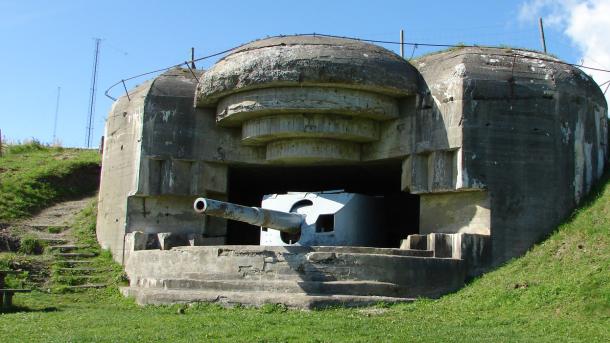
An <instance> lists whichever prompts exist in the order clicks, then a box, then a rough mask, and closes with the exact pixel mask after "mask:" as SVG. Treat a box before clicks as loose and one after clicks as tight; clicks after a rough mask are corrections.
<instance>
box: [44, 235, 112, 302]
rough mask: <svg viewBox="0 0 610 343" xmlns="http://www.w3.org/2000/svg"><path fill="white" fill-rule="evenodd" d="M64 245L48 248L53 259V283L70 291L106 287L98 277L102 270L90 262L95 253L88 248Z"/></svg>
mask: <svg viewBox="0 0 610 343" xmlns="http://www.w3.org/2000/svg"><path fill="white" fill-rule="evenodd" d="M66 243H67V242H66ZM66 243H64V244H60V245H51V246H49V247H48V249H49V250H50V251H51V252H52V253H53V255H54V257H55V260H54V262H53V264H52V268H51V269H52V275H51V276H52V280H53V282H54V283H55V284H60V285H66V288H67V289H69V290H72V291H75V290H79V289H88V288H102V287H106V283H105V282H104V281H105V280H102V279H101V278H100V276H99V274H100V272H102V271H103V270H102V269H100V268H98V267H96V265H95V262H94V261H92V259H93V258H94V257H96V256H97V255H98V254H97V252H94V251H92V249H91V247H89V246H85V245H73V244H66Z"/></svg>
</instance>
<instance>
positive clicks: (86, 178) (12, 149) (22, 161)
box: [0, 141, 100, 222]
mask: <svg viewBox="0 0 610 343" xmlns="http://www.w3.org/2000/svg"><path fill="white" fill-rule="evenodd" d="M99 159H100V158H99V154H98V153H97V152H96V151H94V150H81V149H64V148H59V147H48V146H44V145H42V144H40V143H38V142H36V141H34V142H31V143H28V144H22V145H12V146H11V145H9V146H5V147H4V148H3V151H2V156H1V157H0V222H3V221H4V222H6V221H11V220H14V219H18V218H23V217H27V216H29V215H30V214H31V213H33V212H36V211H37V210H40V209H42V208H44V207H48V206H49V204H52V203H54V202H57V201H60V200H62V199H66V198H69V197H72V196H76V195H82V194H85V193H87V192H89V193H90V192H95V190H96V189H95V188H94V187H93V188H92V186H91V185H94V186H95V185H96V184H97V182H91V181H90V179H91V178H97V177H99ZM77 172H79V174H80V175H79V176H78V177H75V176H74V174H75V173H77Z"/></svg>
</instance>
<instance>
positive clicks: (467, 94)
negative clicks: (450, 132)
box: [414, 48, 608, 264]
mask: <svg viewBox="0 0 610 343" xmlns="http://www.w3.org/2000/svg"><path fill="white" fill-rule="evenodd" d="M414 65H415V66H416V67H417V68H418V69H419V70H420V71H421V72H422V75H424V78H425V79H426V80H428V78H429V77H428V75H431V76H430V78H432V79H434V78H436V76H435V75H437V74H438V71H439V70H447V69H453V74H452V75H453V77H452V78H448V81H447V82H445V83H444V84H441V85H439V84H438V83H436V82H435V83H433V84H432V83H431V82H428V86H429V87H430V88H432V89H434V88H437V87H440V90H441V92H437V93H435V92H434V91H432V95H433V97H434V101H435V103H441V104H442V103H454V102H460V103H461V107H462V109H461V114H460V116H459V118H460V126H461V127H462V137H463V138H462V144H461V145H462V147H461V149H460V154H461V157H460V160H459V163H460V165H461V167H460V168H458V170H457V171H458V175H457V180H456V184H457V185H459V186H461V187H471V188H485V189H487V190H488V192H489V196H490V204H489V209H490V211H491V216H490V224H491V225H490V230H491V236H492V241H493V243H492V244H493V260H494V263H495V264H498V263H501V262H503V261H506V260H507V259H509V258H511V257H514V256H518V255H520V254H522V253H524V252H525V251H526V250H527V249H529V248H530V247H531V246H532V244H534V243H535V242H537V241H538V240H540V239H541V238H542V237H544V236H545V235H547V234H548V233H549V232H550V231H551V230H552V229H554V228H555V226H556V225H557V224H558V223H559V222H561V220H563V219H564V218H566V216H567V215H568V214H569V213H570V212H571V211H572V209H574V208H575V206H576V205H577V204H578V202H579V201H580V199H581V197H582V194H584V193H586V192H588V190H589V189H590V187H591V185H592V184H593V182H594V180H596V179H597V178H599V177H600V176H601V174H602V171H603V168H604V165H605V163H606V161H607V158H608V147H607V143H606V142H607V134H608V133H607V132H608V131H607V130H608V129H607V119H606V118H607V104H606V102H605V99H604V97H603V95H602V93H601V91H600V89H599V87H597V85H596V84H595V82H593V80H592V79H591V78H590V77H589V76H587V75H586V74H584V73H583V72H582V71H580V70H578V69H576V68H574V67H571V66H568V65H565V64H563V63H560V61H558V60H556V59H554V58H552V57H550V56H548V55H543V54H538V53H533V52H528V51H522V50H512V49H479V48H468V49H459V50H454V51H448V52H444V53H441V54H437V55H432V56H429V57H425V58H423V59H421V60H418V61H416V62H415V63H414ZM452 80H455V81H452ZM447 84H449V85H454V84H458V85H461V86H460V87H458V88H457V90H456V91H451V89H452V86H447ZM453 89H455V88H453ZM456 188H459V187H456ZM423 211H424V212H425V211H426V210H425V209H423ZM440 218H442V217H440Z"/></svg>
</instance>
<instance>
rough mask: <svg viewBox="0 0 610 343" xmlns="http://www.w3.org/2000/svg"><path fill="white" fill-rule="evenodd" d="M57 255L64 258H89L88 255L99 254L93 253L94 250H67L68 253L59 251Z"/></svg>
mask: <svg viewBox="0 0 610 343" xmlns="http://www.w3.org/2000/svg"><path fill="white" fill-rule="evenodd" d="M56 255H57V256H60V257H63V258H79V257H81V258H88V257H95V256H97V254H96V253H92V252H66V253H58V254H56Z"/></svg>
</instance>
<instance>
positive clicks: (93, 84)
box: [86, 38, 102, 148]
mask: <svg viewBox="0 0 610 343" xmlns="http://www.w3.org/2000/svg"><path fill="white" fill-rule="evenodd" d="M94 40H95V49H94V52H93V72H92V75H91V89H90V93H89V113H88V115H87V140H86V143H87V144H86V145H87V148H90V147H91V134H92V133H93V118H94V116H95V93H96V91H97V69H98V63H99V57H100V43H101V41H102V39H101V38H94Z"/></svg>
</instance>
